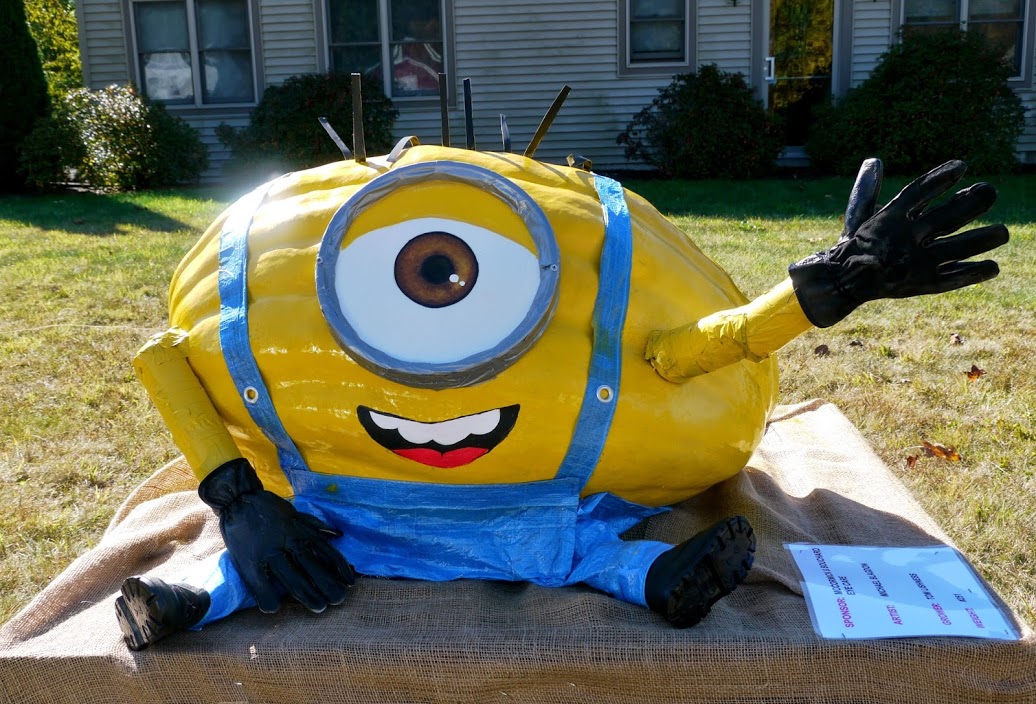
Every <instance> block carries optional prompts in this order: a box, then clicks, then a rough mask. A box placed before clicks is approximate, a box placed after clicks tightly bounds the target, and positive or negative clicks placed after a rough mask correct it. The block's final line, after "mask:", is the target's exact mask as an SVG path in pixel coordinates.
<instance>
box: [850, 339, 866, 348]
mask: <svg viewBox="0 0 1036 704" xmlns="http://www.w3.org/2000/svg"><path fill="white" fill-rule="evenodd" d="M849 346H850V347H863V340H857V339H855V338H854V339H852V340H849Z"/></svg>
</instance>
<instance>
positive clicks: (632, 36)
mask: <svg viewBox="0 0 1036 704" xmlns="http://www.w3.org/2000/svg"><path fill="white" fill-rule="evenodd" d="M618 3H619V66H618V71H619V75H620V76H639V75H657V76H662V75H667V76H671V75H672V74H674V73H679V72H680V69H681V67H684V70H686V67H689V66H692V65H693V64H694V60H695V54H694V21H695V8H696V7H697V5H698V3H697V2H694V1H692V0H618ZM674 69H676V70H674Z"/></svg>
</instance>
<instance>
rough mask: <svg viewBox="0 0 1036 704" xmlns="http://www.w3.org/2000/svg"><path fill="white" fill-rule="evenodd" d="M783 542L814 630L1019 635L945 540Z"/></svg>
mask: <svg viewBox="0 0 1036 704" xmlns="http://www.w3.org/2000/svg"><path fill="white" fill-rule="evenodd" d="M786 547H787V549H788V550H789V551H790V552H791V554H792V557H793V558H794V559H795V563H796V565H797V566H798V568H799V570H800V571H801V573H802V577H803V582H802V584H803V592H804V594H805V597H806V599H807V600H808V602H809V607H810V609H809V610H810V616H811V618H812V621H813V627H814V628H815V629H816V631H817V633H818V634H819V635H821V636H822V637H825V638H890V637H908V636H938V635H943V636H971V637H975V638H995V639H1003V640H1017V639H1018V638H1019V634H1018V632H1017V630H1016V629H1015V628H1014V626H1013V625H1012V623H1011V622H1010V621H1009V620H1008V619H1007V618H1006V617H1005V616H1004V614H1003V612H1002V611H1001V610H1000V608H999V607H998V605H997V604H996V603H995V602H994V601H993V599H992V598H991V596H990V594H989V592H988V591H987V589H986V587H985V586H984V585H983V584H982V583H981V582H980V581H979V579H978V578H977V577H976V576H975V573H974V572H973V571H972V570H971V568H970V566H969V565H968V564H967V562H965V560H964V558H963V557H961V555H960V553H958V552H957V551H956V550H954V549H953V548H950V547H948V546H945V545H937V546H932V547H922V548H878V547H856V546H842V545H808V544H802V543H796V544H790V545H787V546H786Z"/></svg>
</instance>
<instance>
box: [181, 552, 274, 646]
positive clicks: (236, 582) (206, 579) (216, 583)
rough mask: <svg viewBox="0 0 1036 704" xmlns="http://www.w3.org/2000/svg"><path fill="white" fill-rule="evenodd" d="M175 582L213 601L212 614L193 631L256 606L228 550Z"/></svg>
mask: <svg viewBox="0 0 1036 704" xmlns="http://www.w3.org/2000/svg"><path fill="white" fill-rule="evenodd" d="M176 581H177V582H178V583H180V584H189V585H191V586H192V587H199V588H201V589H204V590H205V591H207V592H208V593H209V598H210V599H211V602H210V604H209V610H208V611H207V612H205V616H203V617H202V619H201V621H199V622H198V623H196V624H195V625H194V626H192V627H191V630H192V631H199V630H201V628H202V626H205V625H208V624H210V623H212V622H213V621H218V620H220V619H221V618H226V617H227V616H229V615H230V614H232V613H234V612H235V611H240V610H241V609H249V608H251V607H253V606H255V604H256V601H255V598H254V597H253V596H252V593H251V592H250V591H248V588H247V587H245V583H244V582H242V581H241V575H240V574H239V573H238V571H237V568H236V567H234V563H233V562H232V561H231V560H230V554H229V553H227V551H226V550H222V551H220V552H219V553H217V554H215V555H213V556H212V557H210V558H209V559H207V560H205V561H204V562H202V563H201V564H199V565H198V566H197V567H195V568H194V569H192V570H190V571H189V572H187V573H186V574H185V575H183V576H182V577H181V578H180V579H178V580H176Z"/></svg>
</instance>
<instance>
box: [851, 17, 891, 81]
mask: <svg viewBox="0 0 1036 704" xmlns="http://www.w3.org/2000/svg"><path fill="white" fill-rule="evenodd" d="M891 41H892V3H891V2H890V0H874V1H873V2H857V3H854V4H853V41H852V58H851V61H852V65H851V68H850V85H852V86H853V87H855V86H858V85H860V84H861V83H863V82H864V81H865V80H867V76H869V75H870V73H871V71H873V70H874V67H875V66H876V65H877V64H878V59H879V58H880V57H881V55H882V54H884V53H885V52H886V51H888V48H889V45H890V42H891Z"/></svg>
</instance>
